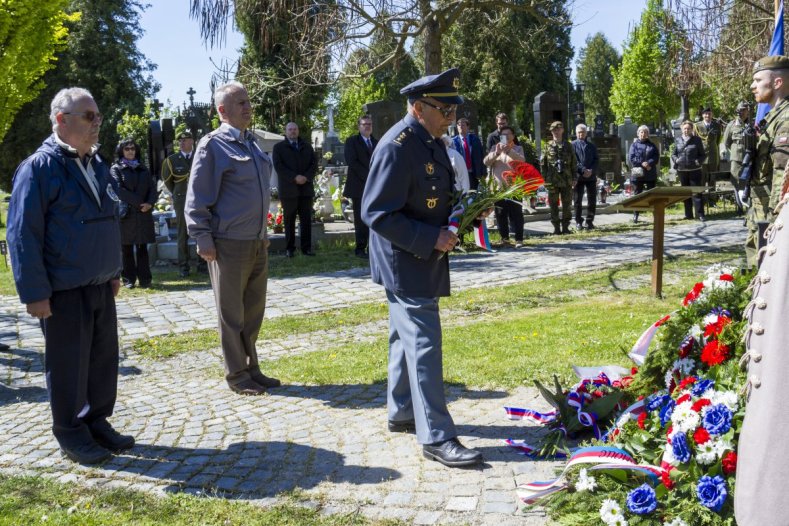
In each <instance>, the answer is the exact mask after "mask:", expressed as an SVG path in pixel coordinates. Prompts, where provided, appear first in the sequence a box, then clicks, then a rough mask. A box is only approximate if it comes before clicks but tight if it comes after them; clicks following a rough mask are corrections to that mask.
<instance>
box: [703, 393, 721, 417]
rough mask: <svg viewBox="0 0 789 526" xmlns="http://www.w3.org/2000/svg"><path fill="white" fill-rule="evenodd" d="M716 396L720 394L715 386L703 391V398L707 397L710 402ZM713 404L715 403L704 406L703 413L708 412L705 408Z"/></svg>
mask: <svg viewBox="0 0 789 526" xmlns="http://www.w3.org/2000/svg"><path fill="white" fill-rule="evenodd" d="M716 396H718V391H716V390H715V389H714V388H709V389H707V390H706V391H704V392H703V393H701V398H706V399H707V400H709V401H710V402H712V399H713V398H714V397H716ZM713 405H715V404H712V405H707V406H704V408H703V409H702V410H701V415H702V416H704V414H705V413H706V411H705V409H707V408H709V407H712V406H713Z"/></svg>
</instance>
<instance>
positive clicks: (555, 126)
mask: <svg viewBox="0 0 789 526" xmlns="http://www.w3.org/2000/svg"><path fill="white" fill-rule="evenodd" d="M550 130H551V135H552V136H553V139H551V140H550V141H548V144H547V145H546V146H545V148H543V150H542V156H541V157H540V172H542V176H543V178H545V182H546V183H547V185H548V206H550V207H551V223H553V233H554V234H555V235H560V234H569V233H570V221H571V220H572V204H573V179H574V177H575V175H574V174H575V165H576V159H575V152H574V151H573V146H572V144H570V142H569V141H568V140H567V139H564V138H563V135H564V126H563V125H562V123H561V121H554V122H552V123H551V126H550ZM560 199H561V203H562V218H561V221H560V220H559V200H560Z"/></svg>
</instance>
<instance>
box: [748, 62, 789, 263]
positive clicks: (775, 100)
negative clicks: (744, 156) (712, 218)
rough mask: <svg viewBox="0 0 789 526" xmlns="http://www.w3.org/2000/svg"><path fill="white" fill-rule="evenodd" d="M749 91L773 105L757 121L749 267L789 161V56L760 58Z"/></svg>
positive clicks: (770, 218)
mask: <svg viewBox="0 0 789 526" xmlns="http://www.w3.org/2000/svg"><path fill="white" fill-rule="evenodd" d="M751 91H752V92H753V94H754V97H755V98H756V102H764V103H768V104H771V105H772V109H771V110H770V111H769V112H768V113H767V116H766V117H765V118H764V120H763V121H762V122H760V123H759V130H760V135H759V138H758V140H757V142H756V165H755V167H754V171H753V173H752V175H751V177H750V198H751V206H750V208H749V210H748V237H747V238H746V240H745V254H746V257H747V265H748V267H749V268H750V267H753V266H755V265H757V264H758V258H757V249H758V246H759V240H758V223H759V222H760V221H772V220H773V210H774V209H775V207H776V205H777V204H778V201H779V197H780V194H781V187H782V186H783V182H784V170H785V168H787V165H789V163H787V161H789V100H787V97H789V57H786V56H783V55H774V56H770V57H764V58H762V59H759V60H758V61H757V62H756V64H754V68H753V83H751Z"/></svg>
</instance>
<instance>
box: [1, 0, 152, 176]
mask: <svg viewBox="0 0 789 526" xmlns="http://www.w3.org/2000/svg"><path fill="white" fill-rule="evenodd" d="M144 7H145V6H144V5H143V4H142V3H140V2H138V1H137V0H71V1H70V2H69V7H68V9H67V10H66V11H67V12H68V13H72V14H73V13H81V16H80V18H79V20H78V21H74V22H67V23H66V26H67V27H68V29H69V36H68V43H67V47H66V49H65V50H63V51H62V52H61V53H58V55H57V62H56V66H55V68H54V69H52V70H50V71H48V72H47V73H46V74H45V75H44V78H43V82H44V84H46V88H45V89H44V90H43V91H41V93H40V94H39V95H38V97H36V98H35V99H34V100H32V101H31V102H29V103H27V104H25V105H24V106H23V107H22V109H21V110H20V111H19V113H18V114H17V117H16V119H15V120H14V122H13V124H12V125H11V128H10V130H9V132H8V134H7V136H6V138H5V140H4V141H3V144H2V145H0V184H2V186H3V187H4V188H5V189H10V186H11V177H12V176H13V173H14V171H15V169H16V166H17V165H18V164H19V163H20V162H21V161H22V160H23V159H24V158H25V157H27V156H28V155H30V154H31V153H32V152H33V151H35V149H36V148H38V146H39V145H40V144H41V142H42V141H43V140H44V138H46V136H47V135H48V134H49V133H51V129H52V124H51V123H50V121H49V105H50V102H51V101H52V98H53V97H54V96H55V93H57V92H58V91H59V90H61V89H63V88H66V87H72V86H79V87H83V88H85V89H87V90H88V91H90V92H91V94H92V95H93V97H94V98H95V100H96V103H97V104H98V106H99V110H100V111H101V112H102V113H103V114H104V115H105V117H104V123H103V124H102V127H101V132H100V138H99V139H100V142H101V143H102V149H101V153H102V155H103V156H104V157H105V158H108V159H109V158H112V155H113V152H114V151H115V146H116V145H117V143H118V134H117V123H118V121H120V120H121V117H122V116H123V114H124V113H125V112H126V111H129V112H131V113H141V112H142V110H143V108H144V105H145V100H146V98H150V97H151V96H152V95H153V94H154V93H155V92H156V90H157V89H158V85H157V84H156V82H155V81H154V80H153V77H152V76H151V72H152V71H153V70H154V69H155V68H156V66H155V65H153V64H152V63H151V62H150V61H149V60H147V59H146V58H145V57H144V56H143V55H142V54H141V53H140V51H139V50H138V49H137V44H136V41H137V39H138V38H139V36H140V35H141V34H142V32H143V31H142V28H141V27H140V22H139V15H140V13H141V12H142V11H143V9H144Z"/></svg>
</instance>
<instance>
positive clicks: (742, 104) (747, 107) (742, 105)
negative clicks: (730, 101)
mask: <svg viewBox="0 0 789 526" xmlns="http://www.w3.org/2000/svg"><path fill="white" fill-rule="evenodd" d="M750 109H751V105H750V104H748V103H747V102H745V101H744V100H741V101H740V103H739V104H737V111H742V110H750Z"/></svg>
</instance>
